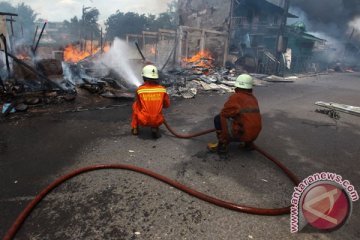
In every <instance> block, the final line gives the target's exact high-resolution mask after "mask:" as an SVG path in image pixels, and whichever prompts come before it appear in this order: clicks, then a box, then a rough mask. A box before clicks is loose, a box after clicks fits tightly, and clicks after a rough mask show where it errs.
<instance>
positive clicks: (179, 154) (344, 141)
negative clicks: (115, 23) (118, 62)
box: [0, 73, 360, 239]
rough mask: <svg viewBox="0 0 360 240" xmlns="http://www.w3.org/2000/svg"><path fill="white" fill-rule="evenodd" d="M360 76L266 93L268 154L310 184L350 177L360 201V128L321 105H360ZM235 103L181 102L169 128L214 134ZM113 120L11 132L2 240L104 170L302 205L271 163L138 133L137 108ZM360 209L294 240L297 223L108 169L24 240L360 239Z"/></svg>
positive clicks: (1, 148)
mask: <svg viewBox="0 0 360 240" xmlns="http://www.w3.org/2000/svg"><path fill="white" fill-rule="evenodd" d="M359 91H360V74H359V73H353V74H332V75H321V76H315V77H308V78H301V79H297V80H295V82H294V83H272V84H266V86H261V87H256V89H255V95H256V96H257V97H258V100H259V103H260V108H261V112H262V114H263V131H262V133H261V135H260V137H259V139H258V140H257V144H258V145H259V146H261V147H262V148H264V149H266V150H267V151H268V152H269V153H271V154H272V155H273V156H275V157H277V158H278V159H279V160H281V161H282V162H283V163H284V164H285V165H287V166H288V167H289V168H290V169H291V170H292V171H294V173H295V174H296V175H297V176H299V178H301V179H303V178H305V177H307V176H309V175H311V174H313V173H316V172H322V171H329V172H335V173H338V174H341V175H342V176H343V177H344V178H346V179H348V180H350V181H351V183H353V184H354V185H355V187H356V189H357V190H358V191H360V169H359V167H358V166H359V161H360V140H359V139H360V121H359V120H360V118H359V117H355V116H351V115H347V114H341V119H340V120H338V121H334V120H333V119H331V118H329V117H328V116H326V115H322V114H319V113H315V112H314V111H315V109H316V108H317V107H316V106H315V105H314V102H316V101H320V100H321V101H332V102H339V103H346V104H350V105H360V94H359ZM227 97H228V95H227V94H224V95H219V94H216V93H206V94H201V95H198V96H197V97H196V98H195V99H191V100H183V99H176V100H173V101H172V106H171V108H170V109H169V110H166V112H165V115H166V118H167V119H168V122H169V123H171V125H172V126H173V127H174V128H175V129H176V130H177V131H179V132H181V133H185V132H194V131H198V130H201V129H208V128H211V127H212V117H213V116H214V115H215V114H216V113H217V112H218V111H219V110H220V109H221V107H222V105H223V103H224V101H225V100H226V99H227ZM122 104H124V106H123V107H120V108H116V109H112V110H99V111H85V112H78V113H61V114H60V113H58V114H55V113H54V114H46V115H36V116H31V117H26V118H14V119H13V120H11V121H5V122H0V133H1V134H0V236H4V234H5V232H6V230H7V229H8V228H9V227H10V225H11V223H12V222H13V221H14V219H15V218H16V216H17V215H18V214H19V213H20V211H21V210H22V209H23V208H24V207H25V206H26V204H27V203H28V202H29V201H30V200H31V199H32V198H33V197H34V196H35V195H36V194H37V193H38V192H39V191H40V190H41V189H42V188H44V187H45V186H47V185H48V184H49V183H50V182H52V181H53V180H55V179H56V178H57V177H59V176H61V175H63V174H65V173H67V172H69V171H71V170H74V169H76V168H79V167H83V166H87V165H92V164H97V163H125V164H132V165H136V166H139V167H144V168H148V169H151V170H153V171H155V172H158V173H160V174H163V175H165V176H167V177H170V178H173V179H176V180H177V181H179V182H181V183H184V184H185V185H188V186H190V187H192V188H194V189H197V190H199V191H202V192H205V193H207V194H210V195H213V196H216V197H218V198H222V199H224V200H227V201H233V202H237V203H243V204H248V205H251V206H260V207H284V206H288V205H290V198H291V194H292V191H293V185H292V183H291V182H290V180H289V179H287V177H286V176H284V174H283V173H282V172H281V171H280V170H279V169H277V168H276V167H275V166H274V165H273V164H272V163H271V162H269V161H268V160H266V159H265V158H264V157H262V156H261V155H259V154H258V153H256V152H245V151H243V150H240V149H238V147H237V146H236V144H235V145H232V146H231V150H230V153H229V154H228V155H227V156H221V157H220V156H218V155H216V154H215V155H214V154H210V153H208V152H207V150H206V143H207V142H209V141H214V140H215V136H214V135H213V134H210V135H207V136H203V137H199V138H196V139H193V140H181V139H176V138H174V137H172V136H171V135H170V134H169V133H168V132H167V131H166V130H165V128H162V137H161V138H160V139H158V140H152V139H151V138H150V133H149V130H148V129H143V130H142V132H141V135H140V136H139V137H134V136H131V135H130V127H129V122H130V114H131V103H130V102H124V103H122ZM359 225H360V204H359V202H355V203H354V205H353V212H352V216H351V218H350V219H349V221H348V223H347V224H346V225H345V226H343V227H342V228H340V229H339V230H337V231H335V232H330V233H329V232H326V233H324V232H320V231H318V230H315V229H312V228H310V227H306V228H305V229H304V230H303V231H301V232H300V233H297V234H291V233H290V219H289V215H283V216H275V217H269V216H257V215H250V214H244V213H238V212H234V211H229V210H226V209H223V208H220V207H217V206H213V205H210V204H208V203H205V202H203V201H201V200H198V199H196V198H193V197H191V196H189V195H187V194H185V193H182V192H180V191H178V190H176V189H174V188H172V187H169V186H167V185H165V184H163V183H162V182H159V181H156V180H153V179H151V178H149V177H146V176H142V175H140V174H137V173H133V172H128V171H119V170H102V171H97V172H92V173H88V174H85V175H81V176H79V177H76V178H74V179H73V180H71V181H69V182H66V183H65V184H63V185H62V186H60V187H59V188H57V189H56V190H54V191H53V192H52V193H51V194H50V195H49V196H48V197H47V198H46V199H45V200H44V201H43V202H42V203H41V204H39V205H38V207H37V208H36V210H35V211H34V212H33V213H32V214H31V215H30V217H29V218H28V219H27V221H26V222H25V224H24V225H23V227H22V228H21V231H20V232H19V233H18V234H17V238H16V239H359V238H360V229H359V228H358V226H359Z"/></svg>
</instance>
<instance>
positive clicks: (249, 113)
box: [219, 90, 261, 143]
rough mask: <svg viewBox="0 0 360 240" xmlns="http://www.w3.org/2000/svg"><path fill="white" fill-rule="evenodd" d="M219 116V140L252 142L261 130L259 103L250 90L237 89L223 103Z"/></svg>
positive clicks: (224, 141)
mask: <svg viewBox="0 0 360 240" xmlns="http://www.w3.org/2000/svg"><path fill="white" fill-rule="evenodd" d="M220 117H221V128H222V132H221V134H220V136H219V141H220V142H223V143H227V142H229V141H241V142H253V141H255V139H256V138H257V137H258V135H259V133H260V131H261V115H260V110H259V104H258V101H257V99H256V98H255V96H254V95H253V94H252V93H251V92H247V91H243V90H237V92H236V93H234V94H233V95H231V96H230V98H229V100H228V101H227V102H226V103H225V104H224V108H223V109H222V111H221V113H220Z"/></svg>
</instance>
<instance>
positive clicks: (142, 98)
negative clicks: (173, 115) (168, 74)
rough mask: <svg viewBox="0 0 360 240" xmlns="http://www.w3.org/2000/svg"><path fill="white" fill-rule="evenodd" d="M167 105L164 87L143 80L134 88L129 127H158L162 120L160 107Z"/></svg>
mask: <svg viewBox="0 0 360 240" xmlns="http://www.w3.org/2000/svg"><path fill="white" fill-rule="evenodd" d="M169 106H170V99H169V95H168V94H167V93H166V89H165V88H164V87H163V86H161V85H159V84H157V83H151V82H145V83H144V84H143V85H142V86H140V87H139V88H138V89H137V90H136V101H135V102H134V104H133V115H132V122H131V127H132V128H137V127H138V126H139V125H141V126H148V127H159V126H160V125H161V124H163V122H164V116H163V114H162V109H163V107H164V108H168V107H169Z"/></svg>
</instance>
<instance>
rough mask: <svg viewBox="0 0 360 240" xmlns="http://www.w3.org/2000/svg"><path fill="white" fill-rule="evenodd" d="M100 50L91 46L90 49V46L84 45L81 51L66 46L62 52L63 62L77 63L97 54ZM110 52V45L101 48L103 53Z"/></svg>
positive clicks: (75, 47)
mask: <svg viewBox="0 0 360 240" xmlns="http://www.w3.org/2000/svg"><path fill="white" fill-rule="evenodd" d="M100 50H101V49H100V47H96V46H93V47H92V48H91V45H90V44H85V49H84V50H83V51H81V50H80V49H79V48H78V47H77V46H74V45H68V46H67V47H66V48H65V50H64V60H65V61H66V62H74V63H76V62H79V61H81V60H83V59H85V58H87V57H89V56H91V55H93V54H95V53H97V52H99V51H100ZM109 50H110V45H108V44H106V45H105V46H104V47H103V51H104V52H108V51H109Z"/></svg>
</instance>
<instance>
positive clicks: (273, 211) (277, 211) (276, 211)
mask: <svg viewBox="0 0 360 240" xmlns="http://www.w3.org/2000/svg"><path fill="white" fill-rule="evenodd" d="M164 124H165V126H166V127H167V129H168V130H169V131H170V132H171V133H172V134H173V135H175V136H176V137H179V138H193V137H197V136H201V135H205V134H208V133H211V132H214V131H215V129H210V130H207V131H203V132H200V133H196V134H191V135H179V134H177V133H176V132H174V131H173V130H172V129H171V127H170V126H169V125H168V124H167V122H165V123H164ZM255 150H256V151H258V152H259V153H261V154H262V155H264V156H265V157H266V158H268V159H269V160H271V161H272V162H274V163H275V164H276V165H277V166H278V167H280V168H281V169H282V170H283V172H284V173H285V174H286V175H287V176H288V177H289V178H290V179H291V181H292V182H293V183H294V184H295V185H298V183H299V180H298V178H297V177H296V176H295V175H294V174H293V173H292V172H291V171H290V170H289V169H287V168H286V167H285V166H284V165H283V164H282V163H280V162H279V161H277V160H276V159H275V158H274V157H272V156H271V155H269V154H268V153H266V152H265V151H263V150H262V149H260V148H259V147H257V146H255ZM101 169H122V170H129V171H133V172H137V173H141V174H144V175H147V176H150V177H153V178H155V179H157V180H160V181H162V182H164V183H167V184H169V185H171V186H173V187H175V188H177V189H179V190H181V191H183V192H186V193H188V194H189V195H192V196H194V197H196V198H199V199H201V200H203V201H206V202H209V203H211V204H214V205H217V206H220V207H223V208H227V209H230V210H235V211H238V212H244V213H250V214H258V215H268V216H275V215H282V214H288V213H289V212H290V207H284V208H255V207H249V206H244V205H239V204H235V203H231V202H227V201H223V200H221V199H218V198H215V197H212V196H209V195H206V194H204V193H201V192H198V191H196V190H194V189H191V188H189V187H186V186H185V185H183V184H181V183H179V182H177V181H174V180H172V179H170V178H167V177H165V176H162V175H160V174H157V173H155V172H152V171H150V170H147V169H144V168H139V167H136V166H131V165H124V164H107V165H106V164H104V165H94V166H89V167H85V168H81V169H78V170H75V171H73V172H71V173H69V174H66V175H64V176H62V177H60V178H58V179H57V180H55V181H54V182H53V183H51V184H50V185H49V186H47V187H46V188H45V189H44V190H42V191H41V192H40V193H39V194H38V195H37V196H36V197H35V198H34V199H33V200H32V201H31V202H30V203H29V204H28V205H27V206H26V208H25V209H24V210H23V211H22V212H21V213H20V214H19V216H18V217H17V218H16V220H15V222H14V223H13V225H12V226H11V227H10V229H9V230H8V232H7V233H6V235H5V237H4V240H11V239H13V237H14V236H15V235H16V233H17V232H18V230H19V229H20V227H21V225H22V224H23V223H24V221H25V219H26V218H27V217H28V216H29V214H30V213H31V211H32V210H33V209H34V208H35V206H36V205H37V204H38V203H39V202H40V201H41V200H42V199H43V198H44V197H45V196H46V195H47V194H48V193H50V192H51V191H52V190H53V189H54V188H56V187H57V186H59V185H61V184H62V183H63V182H65V181H67V180H69V179H71V178H73V177H75V176H78V175H80V174H83V173H86V172H91V171H95V170H101Z"/></svg>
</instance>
